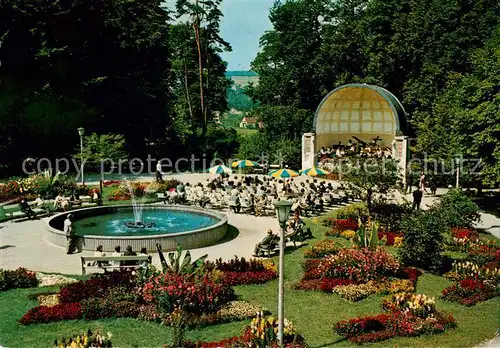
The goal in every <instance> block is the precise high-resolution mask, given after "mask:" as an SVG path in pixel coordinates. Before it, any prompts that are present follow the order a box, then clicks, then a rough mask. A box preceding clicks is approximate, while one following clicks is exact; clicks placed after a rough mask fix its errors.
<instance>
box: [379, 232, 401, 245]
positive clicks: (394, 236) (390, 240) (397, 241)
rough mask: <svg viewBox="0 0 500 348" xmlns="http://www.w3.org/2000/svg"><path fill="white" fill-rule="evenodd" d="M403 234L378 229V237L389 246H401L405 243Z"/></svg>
mask: <svg viewBox="0 0 500 348" xmlns="http://www.w3.org/2000/svg"><path fill="white" fill-rule="evenodd" d="M403 238H404V236H403V234H402V233H396V232H387V231H378V239H379V240H380V241H381V242H382V243H383V244H385V245H387V246H393V245H394V246H396V247H401V246H402V245H403Z"/></svg>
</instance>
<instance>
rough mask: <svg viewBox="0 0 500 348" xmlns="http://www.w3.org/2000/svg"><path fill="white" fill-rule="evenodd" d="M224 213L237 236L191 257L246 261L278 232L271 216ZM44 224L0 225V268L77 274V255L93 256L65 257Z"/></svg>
mask: <svg viewBox="0 0 500 348" xmlns="http://www.w3.org/2000/svg"><path fill="white" fill-rule="evenodd" d="M227 214H228V218H229V224H230V225H233V226H234V227H236V228H237V229H238V230H239V234H238V236H237V237H236V238H234V239H232V240H229V241H227V242H223V243H221V244H218V245H214V246H211V247H206V248H200V249H193V250H191V254H192V255H193V256H194V257H198V256H201V255H204V254H208V256H209V259H210V260H215V259H218V258H222V259H224V260H229V259H231V258H233V257H234V255H238V256H241V257H247V258H248V257H251V256H252V253H253V248H254V246H255V244H256V243H257V242H259V241H261V240H262V239H263V238H264V236H265V234H266V231H267V230H268V229H269V228H270V229H272V230H273V231H274V232H277V231H278V223H277V222H276V219H275V218H273V217H259V218H256V217H254V216H250V215H243V214H234V213H227ZM45 223H46V219H41V220H35V221H24V222H19V223H15V222H6V223H3V224H0V227H2V228H0V268H6V269H15V268H17V267H21V266H22V267H26V268H28V269H30V270H36V271H45V272H58V273H65V274H80V273H81V266H80V256H92V255H93V254H94V253H93V252H91V251H84V252H82V253H79V254H73V255H66V252H65V249H64V248H61V247H58V246H55V245H52V244H49V243H47V242H46V241H45V237H44V236H45ZM124 247H125V246H122V248H124ZM153 264H155V265H160V261H159V258H158V254H157V253H155V254H154V256H153Z"/></svg>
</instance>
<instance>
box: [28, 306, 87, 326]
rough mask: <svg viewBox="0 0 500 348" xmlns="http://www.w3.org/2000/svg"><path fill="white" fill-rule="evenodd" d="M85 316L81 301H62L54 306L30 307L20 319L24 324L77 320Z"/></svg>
mask: <svg viewBox="0 0 500 348" xmlns="http://www.w3.org/2000/svg"><path fill="white" fill-rule="evenodd" d="M82 317H83V312H82V307H81V305H80V303H60V304H58V305H55V306H52V307H46V306H39V307H34V308H32V309H30V310H29V311H28V312H27V313H26V314H25V315H24V316H23V317H22V318H21V319H20V320H19V323H21V324H22V325H29V324H38V323H50V322H54V321H63V320H76V319H81V318H82Z"/></svg>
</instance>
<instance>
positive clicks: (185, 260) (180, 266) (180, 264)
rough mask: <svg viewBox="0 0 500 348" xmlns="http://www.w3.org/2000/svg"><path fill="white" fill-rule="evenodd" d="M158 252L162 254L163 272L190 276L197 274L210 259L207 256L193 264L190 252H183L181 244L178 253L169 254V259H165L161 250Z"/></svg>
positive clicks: (178, 246)
mask: <svg viewBox="0 0 500 348" xmlns="http://www.w3.org/2000/svg"><path fill="white" fill-rule="evenodd" d="M158 252H159V253H160V260H161V263H162V266H163V272H167V271H169V272H174V273H176V274H190V273H195V272H197V271H198V270H199V269H200V268H201V266H202V265H203V264H204V263H205V260H206V259H207V257H208V255H207V254H205V255H203V256H201V257H199V258H197V259H196V260H194V261H193V262H191V253H190V252H189V250H183V249H182V247H181V246H180V244H177V251H175V252H171V253H168V254H167V259H165V258H164V257H163V254H162V253H161V250H160V249H159V248H158Z"/></svg>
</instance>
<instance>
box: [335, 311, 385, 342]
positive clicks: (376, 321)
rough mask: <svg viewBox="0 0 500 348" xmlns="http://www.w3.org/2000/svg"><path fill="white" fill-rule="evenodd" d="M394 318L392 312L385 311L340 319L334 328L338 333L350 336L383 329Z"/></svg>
mask: <svg viewBox="0 0 500 348" xmlns="http://www.w3.org/2000/svg"><path fill="white" fill-rule="evenodd" d="M392 319H393V315H392V314H386V313H383V314H379V315H375V316H368V317H361V318H354V319H349V320H343V321H339V322H337V323H336V324H335V325H334V328H333V329H334V330H335V332H336V333H337V334H339V335H341V336H344V337H347V338H350V337H353V336H357V335H360V334H362V333H366V332H370V331H383V330H385V329H386V327H387V324H388V323H389V322H390V321H391V320H392Z"/></svg>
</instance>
